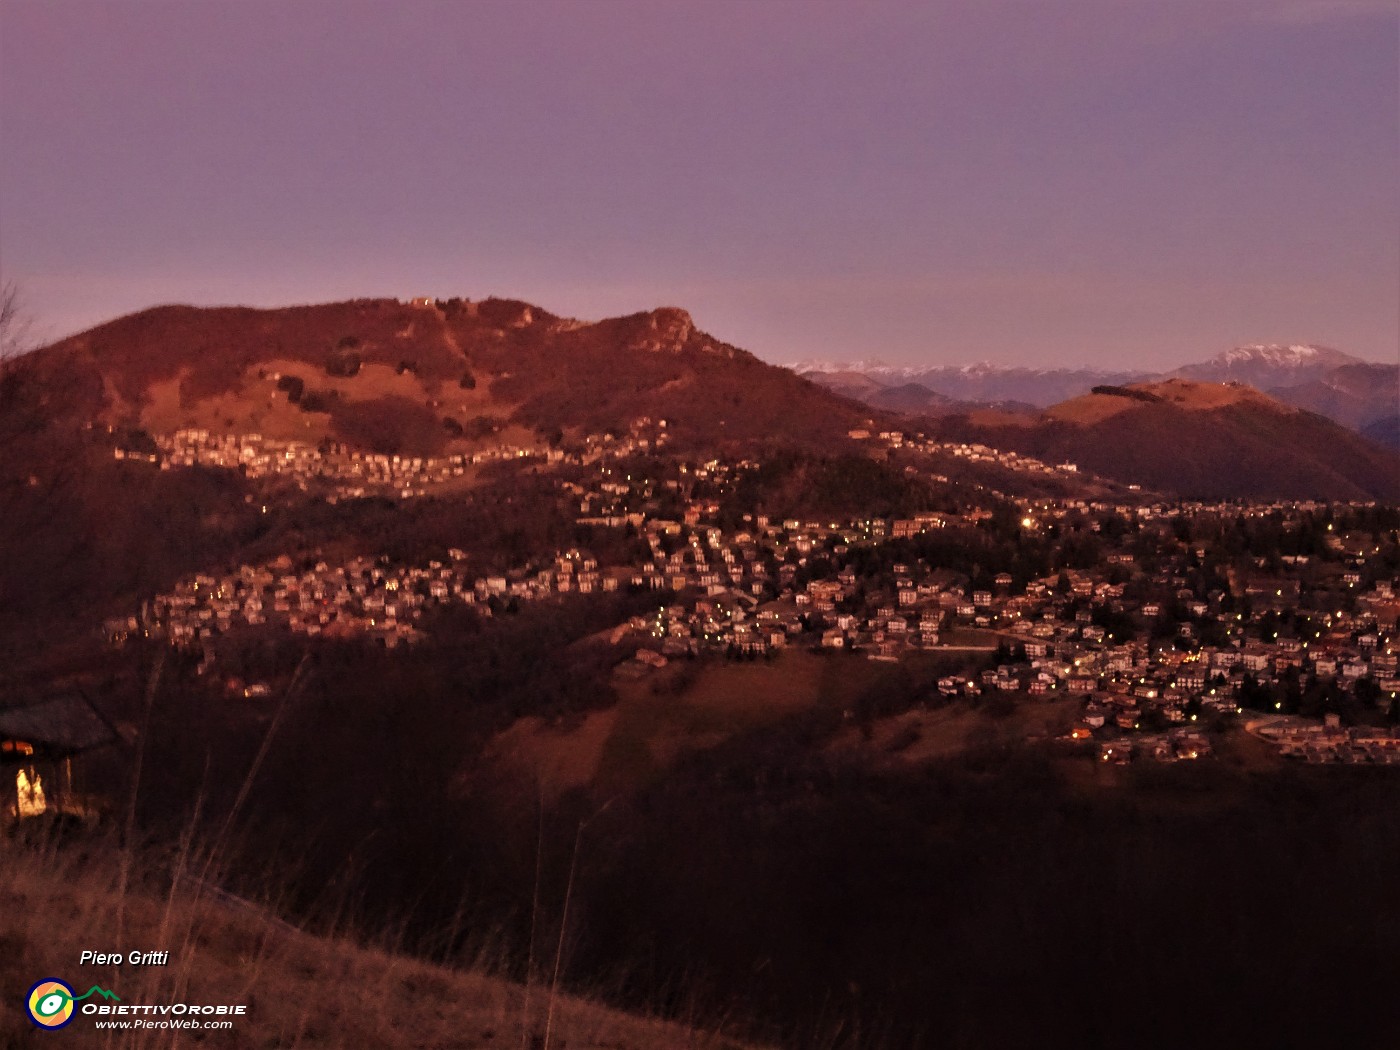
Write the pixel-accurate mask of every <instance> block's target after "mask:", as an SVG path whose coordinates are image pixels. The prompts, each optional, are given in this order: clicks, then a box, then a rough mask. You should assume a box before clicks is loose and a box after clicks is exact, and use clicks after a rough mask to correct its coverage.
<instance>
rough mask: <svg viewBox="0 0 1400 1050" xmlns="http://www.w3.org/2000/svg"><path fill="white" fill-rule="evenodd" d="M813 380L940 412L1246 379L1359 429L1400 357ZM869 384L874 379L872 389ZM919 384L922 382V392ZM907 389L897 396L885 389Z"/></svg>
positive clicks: (913, 409)
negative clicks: (1151, 383)
mask: <svg viewBox="0 0 1400 1050" xmlns="http://www.w3.org/2000/svg"><path fill="white" fill-rule="evenodd" d="M789 367H791V368H792V369H793V370H794V371H797V372H798V374H800V375H804V376H806V377H807V378H809V379H811V380H812V381H813V382H816V383H820V384H822V385H823V386H827V387H830V388H832V389H836V390H838V391H839V392H841V393H843V394H845V395H846V396H848V397H857V398H859V399H860V400H863V401H865V402H866V403H868V404H870V405H872V406H878V407H881V408H886V409H889V410H892V411H903V412H910V413H916V414H917V413H922V412H928V411H934V412H935V413H937V406H938V405H939V399H940V398H941V399H945V400H951V401H954V402H972V403H979V404H1005V403H1007V402H1022V403H1024V404H1027V405H1031V406H1034V407H1037V408H1046V407H1049V406H1050V405H1053V404H1056V403H1058V402H1060V401H1065V400H1068V399H1070V398H1073V397H1077V396H1079V395H1081V394H1084V393H1087V392H1088V391H1090V390H1092V389H1093V388H1094V387H1096V386H1124V385H1128V384H1131V383H1136V382H1141V381H1144V380H1152V379H1167V378H1172V377H1177V378H1183V379H1195V380H1202V381H1205V382H1212V383H1229V382H1236V383H1244V384H1247V385H1249V386H1252V387H1254V388H1255V389H1257V390H1261V391H1264V392H1265V393H1268V394H1270V395H1272V396H1273V397H1275V398H1277V399H1278V400H1280V401H1283V402H1285V403H1287V404H1291V405H1296V406H1298V407H1300V408H1306V409H1308V410H1310V411H1313V412H1317V413H1319V414H1321V415H1324V416H1327V417H1328V418H1329V419H1332V420H1335V421H1336V422H1339V423H1342V424H1343V425H1345V426H1348V427H1352V428H1354V429H1357V430H1362V431H1365V429H1366V428H1367V427H1368V426H1370V425H1371V424H1373V423H1376V422H1378V421H1380V420H1383V419H1386V418H1387V417H1388V416H1391V415H1393V414H1394V413H1395V410H1396V405H1397V403H1400V364H1389V363H1384V362H1374V361H1365V360H1363V359H1361V358H1359V357H1355V356H1353V355H1351V354H1347V353H1344V352H1343V351H1341V350H1336V349H1333V348H1331V347H1325V346H1315V345H1312V344H1303V343H1295V344H1288V345H1284V344H1274V343H1255V344H1248V345H1243V346H1237V347H1232V348H1231V349H1228V350H1225V351H1222V352H1221V353H1219V354H1217V355H1215V356H1214V357H1212V358H1211V359H1209V360H1207V361H1201V362H1196V363H1193V364H1187V365H1182V366H1181V367H1179V368H1176V369H1173V370H1171V371H1169V372H1165V373H1150V372H1147V371H1129V370H1123V371H1112V370H1101V369H1091V368H1028V367H1024V366H1001V365H996V364H993V363H991V362H985V361H984V362H978V363H975V364H969V365H960V366H959V365H938V366H933V367H919V366H897V365H890V364H887V363H885V362H882V361H878V360H870V361H856V362H848V363H830V362H821V361H802V362H798V363H797V364H794V365H791V366H789ZM862 383H864V384H866V385H865V386H864V387H863V388H862V385H861V384H862ZM912 387H919V388H922V389H923V391H924V392H925V396H921V395H920V394H919V393H918V391H916V390H914V389H911V388H912ZM892 388H897V389H898V390H899V391H900V393H899V395H898V396H897V397H891V396H889V395H888V394H886V393H885V391H887V390H889V389H892Z"/></svg>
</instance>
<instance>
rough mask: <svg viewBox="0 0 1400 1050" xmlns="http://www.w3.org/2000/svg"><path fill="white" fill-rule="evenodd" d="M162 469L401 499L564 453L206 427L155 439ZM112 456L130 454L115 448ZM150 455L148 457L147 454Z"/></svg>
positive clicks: (557, 457)
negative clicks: (455, 451) (369, 448)
mask: <svg viewBox="0 0 1400 1050" xmlns="http://www.w3.org/2000/svg"><path fill="white" fill-rule="evenodd" d="M155 442H156V446H157V448H159V450H160V455H159V457H158V459H157V460H156V461H158V462H159V463H160V467H161V469H162V470H171V469H177V468H180V467H196V466H198V467H222V468H225V469H229V470H237V471H240V472H241V473H243V474H244V475H246V476H247V477H249V478H268V477H286V478H290V479H292V480H293V481H294V482H296V483H297V485H298V487H300V488H302V489H306V488H307V487H308V484H309V483H310V482H311V481H312V480H313V479H321V480H324V481H328V482H330V483H331V485H332V488H333V494H334V495H336V496H339V497H341V498H355V497H361V496H365V495H368V494H374V493H381V492H389V493H392V494H394V495H397V496H399V497H401V498H404V499H407V498H410V497H413V496H421V495H423V494H424V493H425V492H426V491H427V489H429V488H431V487H433V486H436V485H441V484H443V483H445V482H448V481H452V480H453V479H454V478H460V477H462V476H463V475H465V474H466V473H467V471H468V470H469V469H470V468H472V467H473V466H479V465H481V464H483V463H495V462H500V461H502V460H514V459H525V458H527V457H528V458H534V459H542V460H550V461H557V460H561V459H563V458H564V454H563V453H562V452H560V451H558V450H556V449H546V448H540V447H538V446H534V445H531V446H528V447H527V446H521V445H506V444H501V445H495V446H492V447H490V448H485V449H481V450H478V451H476V452H470V453H463V454H461V455H455V456H407V455H404V456H399V455H384V454H382V453H375V452H361V451H359V450H357V449H351V448H349V447H347V446H345V445H342V444H339V443H337V442H323V443H321V444H319V445H313V444H309V443H307V442H304V441H277V440H273V439H271V438H265V437H264V436H263V435H261V434H211V433H210V432H209V431H207V430H200V429H186V430H177V431H175V432H174V433H173V434H169V435H160V436H158V437H157V438H156V439H155ZM114 454H115V456H116V457H117V458H118V459H123V458H133V456H134V455H135V454H133V453H130V452H127V451H126V450H124V449H121V448H117V449H115V450H114ZM147 458H150V457H147Z"/></svg>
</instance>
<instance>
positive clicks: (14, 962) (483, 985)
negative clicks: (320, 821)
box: [0, 836, 743, 1050]
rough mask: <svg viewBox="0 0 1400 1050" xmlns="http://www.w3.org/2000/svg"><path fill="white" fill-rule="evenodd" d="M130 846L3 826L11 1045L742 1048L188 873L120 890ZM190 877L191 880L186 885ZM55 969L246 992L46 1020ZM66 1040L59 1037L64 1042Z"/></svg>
mask: <svg viewBox="0 0 1400 1050" xmlns="http://www.w3.org/2000/svg"><path fill="white" fill-rule="evenodd" d="M121 867H122V864H121V858H120V856H119V855H113V854H104V853H100V852H99V853H92V852H79V851H77V850H73V849H71V848H70V849H63V850H57V851H55V850H53V849H45V848H38V847H35V846H33V845H29V844H25V843H22V842H19V841H16V840H13V839H8V838H5V837H3V836H0V1047H14V1048H21V1047H39V1046H43V1045H50V1043H49V1041H52V1040H55V1039H57V1040H60V1041H63V1042H70V1041H76V1042H78V1043H79V1044H80V1045H88V1046H105V1047H120V1048H141V1050H148V1048H150V1050H154V1048H164V1047H174V1046H208V1047H307V1048H310V1047H356V1048H370V1047H424V1048H430V1047H443V1048H447V1047H462V1048H467V1047H471V1048H489V1050H497V1048H518V1050H672V1048H676V1050H681V1048H692V1050H743V1048H742V1046H741V1044H739V1043H737V1042H734V1041H733V1040H730V1039H728V1038H725V1037H723V1036H721V1035H715V1034H709V1033H702V1032H699V1031H695V1030H692V1029H689V1028H686V1027H683V1026H681V1025H676V1024H671V1023H668V1022H664V1021H659V1020H652V1019H646V1018H641V1017H635V1016H631V1015H628V1014H624V1013H620V1012H618V1011H615V1010H611V1009H608V1008H606V1007H602V1006H598V1005H595V1004H593V1003H590V1002H587V1001H585V1000H581V999H578V998H574V997H570V996H565V995H562V994H560V995H558V996H556V997H554V999H553V1001H552V1002H551V996H550V992H549V987H548V984H547V983H546V984H545V985H544V986H543V987H539V986H537V987H535V988H532V989H526V988H525V987H524V986H522V985H519V984H516V983H512V982H509V981H506V980H502V979H499V978H495V977H491V976H487V975H485V974H481V973H472V972H461V971H457V970H452V969H447V968H443V967H439V966H434V965H431V964H429V963H426V962H422V961H419V960H416V959H411V958H407V957H405V956H402V955H396V954H393V953H391V952H386V951H382V950H377V949H373V948H366V947H361V946H357V945H355V944H352V943H350V942H349V941H348V940H345V939H326V938H321V937H316V936H312V935H310V934H307V933H303V932H300V931H298V930H295V929H293V928H292V927H290V926H287V925H286V924H284V923H281V922H279V921H278V920H276V919H275V918H273V917H271V916H270V915H268V914H267V913H265V912H263V911H261V910H259V909H257V908H254V907H252V906H250V905H247V904H246V903H243V902H239V901H236V900H234V899H228V898H220V897H218V896H216V895H213V894H210V893H208V892H204V893H201V892H198V891H197V890H196V889H195V888H194V882H193V880H192V879H190V878H185V879H182V880H180V882H179V884H180V885H181V887H182V888H181V889H179V890H177V891H173V892H166V893H161V894H158V893H156V892H154V891H153V890H151V889H149V888H141V887H136V886H134V887H133V888H131V889H129V890H127V891H126V892H123V890H122V881H123V880H122V874H121ZM183 887H188V888H183ZM85 949H90V950H94V951H105V952H123V953H125V952H130V951H132V950H168V951H169V953H170V961H169V965H168V966H165V967H147V968H143V967H136V966H129V965H122V966H120V967H112V966H103V967H95V966H90V965H89V966H79V965H78V958H79V954H80V953H81V952H82V951H83V950H85ZM46 977H54V978H58V979H60V980H63V981H66V982H67V983H68V984H70V985H72V986H73V987H74V991H75V992H76V993H77V994H79V995H81V994H82V993H83V992H84V991H86V990H87V989H88V988H89V987H90V986H92V985H93V984H99V985H101V986H102V987H104V988H110V989H112V990H113V991H115V992H116V993H117V994H118V995H120V996H121V998H122V1001H123V1002H124V1003H128V1004H143V1003H144V1004H168V1003H176V1002H181V1003H246V1004H247V1006H248V1011H247V1015H246V1016H245V1017H242V1018H238V1019H236V1021H235V1027H234V1028H233V1030H232V1031H198V1030H195V1031H171V1030H145V1031H137V1030H128V1031H126V1032H111V1031H98V1030H97V1029H96V1028H95V1027H94V1025H93V1020H92V1019H91V1018H90V1017H84V1016H81V1015H80V1016H78V1017H77V1018H76V1019H75V1020H74V1021H73V1022H72V1024H70V1025H69V1026H68V1027H67V1028H66V1029H64V1030H63V1031H62V1032H61V1033H50V1032H44V1031H40V1030H38V1029H37V1028H35V1027H34V1026H33V1025H32V1024H31V1023H30V1021H29V1020H28V1018H27V1016H26V1015H25V1012H24V1003H23V1000H24V996H25V993H26V991H27V990H28V989H29V988H30V986H31V985H33V984H34V983H35V982H36V981H38V980H40V979H42V978H46ZM53 1045H56V1044H53Z"/></svg>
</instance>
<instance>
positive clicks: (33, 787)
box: [15, 769, 49, 817]
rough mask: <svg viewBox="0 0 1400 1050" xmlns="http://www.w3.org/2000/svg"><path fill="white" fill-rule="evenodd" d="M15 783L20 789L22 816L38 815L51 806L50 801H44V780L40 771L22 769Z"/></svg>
mask: <svg viewBox="0 0 1400 1050" xmlns="http://www.w3.org/2000/svg"><path fill="white" fill-rule="evenodd" d="M15 784H16V786H17V787H18V789H19V815H20V816H21V817H37V816H40V815H41V814H42V813H43V812H44V810H46V809H48V808H49V805H48V803H47V802H45V801H44V781H43V778H41V777H40V776H39V774H38V773H36V772H34V771H33V770H28V771H26V770H23V769H21V770H20V771H19V776H18V777H17V778H16V780H15Z"/></svg>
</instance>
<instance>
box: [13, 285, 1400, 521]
mask: <svg viewBox="0 0 1400 1050" xmlns="http://www.w3.org/2000/svg"><path fill="white" fill-rule="evenodd" d="M1246 350H1247V352H1245V353H1236V354H1235V355H1234V356H1233V358H1231V359H1230V360H1223V359H1222V360H1220V361H1218V364H1219V366H1220V367H1222V368H1226V369H1233V370H1234V371H1236V372H1238V371H1239V370H1240V369H1241V368H1245V367H1252V366H1253V365H1255V364H1257V363H1258V362H1260V361H1263V360H1267V359H1270V358H1276V359H1277V360H1275V361H1274V362H1273V364H1274V365H1276V366H1277V367H1278V368H1280V369H1285V370H1289V371H1287V372H1286V374H1287V375H1288V376H1291V377H1293V378H1294V379H1302V380H1304V381H1303V382H1295V383H1294V384H1293V386H1294V387H1297V388H1304V387H1306V388H1307V389H1308V390H1309V391H1311V392H1312V393H1313V395H1315V397H1319V398H1320V397H1321V396H1322V393H1325V392H1330V394H1331V395H1335V396H1336V397H1337V398H1341V397H1342V395H1343V393H1346V394H1347V396H1349V397H1354V398H1357V399H1360V398H1361V397H1362V395H1364V394H1366V393H1367V392H1368V391H1369V390H1370V389H1371V388H1373V387H1374V386H1375V385H1376V382H1377V380H1376V375H1379V376H1381V377H1382V378H1384V376H1386V375H1388V374H1389V373H1388V372H1386V370H1385V366H1380V365H1372V364H1368V363H1365V362H1360V361H1357V360H1355V359H1350V358H1346V357H1345V355H1340V354H1338V353H1337V352H1331V353H1297V352H1280V353H1273V352H1268V353H1264V352H1255V351H1253V350H1248V348H1246ZM20 366H21V367H20V369H19V370H18V371H17V372H16V373H15V374H13V375H12V376H11V379H18V380H23V385H24V387H25V389H26V390H27V391H29V394H27V395H26V396H27V397H29V398H30V400H31V401H32V408H33V410H34V411H36V412H38V413H40V414H41V415H42V416H43V417H45V418H46V419H47V421H48V423H49V425H50V426H51V427H60V428H61V427H62V426H68V427H69V429H70V430H76V429H77V427H73V426H72V424H78V425H79V426H82V425H86V424H88V423H95V424H102V423H105V424H107V425H110V426H112V427H114V428H118V429H119V430H121V431H122V432H123V433H127V434H131V435H132V436H133V437H135V436H138V435H139V432H142V431H144V432H146V437H145V440H146V441H147V442H149V441H150V440H151V439H150V435H154V434H169V433H171V432H172V431H174V430H177V429H180V428H204V429H207V430H208V431H210V432H211V433H219V434H250V433H257V434H261V435H263V437H264V438H266V439H268V440H272V441H293V440H294V441H299V442H303V443H312V444H314V443H318V442H322V441H333V442H339V443H341V444H345V445H348V446H350V447H352V448H360V449H365V450H368V451H372V452H378V453H383V454H386V455H391V454H399V455H407V456H410V457H420V456H434V455H444V454H458V453H463V452H466V451H473V450H476V449H481V448H493V447H498V446H499V447H506V448H512V449H519V450H525V451H522V452H521V453H520V454H521V455H525V454H526V452H528V451H530V450H533V451H536V452H538V451H542V450H543V449H544V448H546V447H547V446H554V445H558V444H560V443H563V442H581V441H582V440H583V439H584V438H586V437H598V436H602V435H606V434H608V433H625V432H626V431H627V429H628V428H629V427H630V426H631V425H633V423H634V422H636V421H639V420H641V419H648V420H651V421H657V422H659V421H660V420H665V421H666V423H667V427H666V432H667V434H668V436H669V437H670V438H671V442H670V447H671V448H672V449H674V450H675V451H677V452H682V451H684V452H686V453H695V452H703V453H704V454H705V455H706V456H712V455H723V454H725V453H727V452H734V451H738V450H740V449H743V450H744V454H748V453H749V452H751V451H753V452H760V453H761V452H762V450H764V449H771V448H773V447H775V446H782V447H785V448H802V449H807V450H810V451H816V452H819V453H821V454H829V453H832V452H841V453H842V454H845V453H849V452H852V451H853V450H854V449H856V448H858V447H863V446H860V445H859V443H858V442H857V441H856V440H855V439H853V438H852V437H851V435H852V433H859V432H862V431H864V432H866V433H869V432H871V431H876V432H878V431H881V430H886V429H888V430H893V429H898V428H899V426H900V424H899V422H898V420H899V418H900V415H901V414H903V415H905V416H912V417H915V418H918V419H919V420H920V422H919V424H918V425H917V427H916V428H910V429H920V430H924V431H925V432H928V433H931V434H935V435H941V436H943V437H946V438H947V439H948V440H954V441H958V442H969V441H976V442H980V443H983V444H986V445H989V446H991V447H993V448H999V449H1005V450H1008V451H1016V452H1022V453H1024V454H1027V455H1031V456H1035V457H1036V458H1039V459H1041V460H1042V461H1044V462H1053V463H1061V462H1073V463H1077V464H1080V465H1081V466H1082V467H1084V468H1085V470H1086V471H1088V472H1092V473H1093V474H1095V475H1098V476H1100V477H1105V478H1110V479H1113V480H1117V481H1121V482H1123V483H1127V484H1134V483H1135V484H1140V485H1142V486H1143V488H1144V490H1148V491H1150V490H1156V491H1160V492H1175V493H1180V494H1182V495H1208V496H1224V497H1233V496H1268V497H1273V498H1295V497H1296V498H1334V499H1364V498H1383V499H1391V498H1400V491H1397V489H1400V458H1397V457H1396V456H1395V454H1394V453H1393V452H1389V451H1387V450H1386V449H1384V448H1382V447H1380V446H1379V445H1377V444H1372V443H1371V442H1369V441H1367V440H1365V439H1363V438H1362V437H1361V436H1359V435H1358V434H1356V433H1353V432H1350V431H1348V430H1345V429H1343V428H1342V427H1339V426H1337V425H1336V424H1335V423H1332V422H1331V421H1329V420H1327V419H1324V418H1323V417H1322V416H1320V415H1315V414H1313V413H1312V411H1310V410H1307V411H1305V410H1300V409H1298V408H1295V407H1291V406H1289V405H1287V404H1284V403H1281V402H1280V401H1279V400H1276V399H1274V398H1271V397H1267V396H1265V395H1263V394H1260V393H1257V392H1256V391H1255V390H1254V389H1253V388H1251V387H1249V386H1247V385H1244V384H1242V383H1240V382H1239V381H1238V380H1232V381H1231V383H1233V384H1234V385H1222V384H1219V383H1213V382H1209V381H1202V380H1194V379H1189V378H1186V377H1182V376H1174V377H1171V378H1169V379H1167V380H1161V381H1157V382H1152V383H1142V382H1140V381H1139V380H1138V377H1136V376H1135V375H1134V374H1133V373H1122V372H1105V371H1095V370H1088V369H1079V370H1071V369H1050V370H1037V369H1024V368H1023V369H1009V370H1008V369H999V368H997V367H995V366H991V365H985V364H984V365H975V366H969V367H967V368H962V369H939V370H925V373H928V372H929V371H932V372H934V373H938V374H941V375H942V376H943V377H944V378H948V377H952V376H954V375H956V376H957V377H959V378H960V379H961V381H962V383H963V386H962V387H960V388H957V393H956V394H950V393H945V392H942V391H933V390H931V389H929V388H928V387H926V386H925V385H924V384H922V383H918V382H914V381H911V380H909V379H907V378H904V376H903V372H902V370H895V369H891V368H889V366H875V367H881V368H883V369H884V371H883V372H881V373H878V374H875V375H872V374H869V373H867V372H862V371H858V370H851V369H846V370H835V369H833V370H829V371H815V370H809V371H808V373H807V376H806V377H802V376H798V375H795V374H794V373H793V372H792V371H791V370H788V369H785V368H781V367H778V366H774V365H769V364H766V363H764V362H763V361H760V360H759V359H758V358H756V357H755V356H754V355H753V354H751V353H749V352H747V351H745V350H741V349H739V348H738V347H734V346H731V345H729V344H727V343H724V342H722V341H721V340H719V339H717V338H715V337H713V336H710V335H707V334H706V333H705V332H703V331H701V330H700V329H699V328H698V327H697V326H696V325H695V323H694V322H693V320H692V319H691V317H690V315H689V314H687V313H686V312H685V311H684V310H681V309H678V308H675V307H661V308H658V309H654V310H649V311H643V312H641V313H636V314H631V315H628V316H625V317H615V318H609V319H605V320H601V321H596V322H586V321H578V320H573V319H569V318H563V317H559V316H557V315H554V314H552V313H550V312H549V311H547V310H544V309H542V308H540V307H536V306H532V305H531V304H528V303H524V302H519V301H515V300H504V299H486V300H481V301H470V300H466V299H450V300H438V301H434V300H414V301H411V302H407V303H405V302H400V301H398V300H394V299H363V300H355V301H351V302H342V303H326V304H321V305H312V306H293V307H285V308H280V309H270V310H257V309H249V308H242V307H225V308H195V307H186V306H165V307H156V308H152V309H150V310H145V311H142V312H140V313H137V314H132V315H129V316H127V317H122V318H118V319H116V320H114V321H111V322H108V323H107V324H104V325H100V326H98V327H96V328H93V329H90V330H89V331H87V332H83V333H80V334H78V335H75V336H73V337H70V338H68V339H65V340H62V341H61V342H58V343H55V344H53V345H52V346H49V347H46V348H43V349H40V350H37V351H35V352H34V353H32V354H29V355H25V357H24V358H23V359H21V360H20ZM1319 367H1323V368H1326V369H1330V371H1324V372H1318V371H1317V369H1318V368H1319ZM1373 369H1379V370H1380V371H1379V372H1378V373H1376V375H1373V374H1372V373H1371V372H1370V371H1368V370H1373ZM1279 374H1285V373H1283V372H1280V373H1279ZM1008 376H1010V377H1011V378H1012V379H1014V380H1015V381H1016V383H1019V384H1021V385H1019V386H1018V385H1016V384H1015V383H1013V384H1010V385H1008V384H1006V383H1005V382H1002V381H1003V380H1005V379H1006V378H1007V377H1008ZM1338 376H1341V377H1344V378H1345V379H1346V384H1343V383H1342V382H1341V381H1340V380H1339V379H1338V378H1337V377H1338ZM896 379H899V380H901V381H899V382H896V381H895V380H896ZM1047 382H1049V383H1050V387H1051V388H1054V389H1055V390H1056V391H1057V392H1058V391H1066V392H1068V393H1067V396H1063V397H1059V398H1058V399H1057V401H1056V403H1055V404H1054V406H1053V407H1048V408H1044V409H1042V408H1039V407H1037V404H1036V402H1037V401H1039V400H1040V399H1041V398H1042V397H1043V395H1044V393H1045V391H1046V389H1047V385H1046V384H1047ZM1329 383H1332V384H1334V385H1328V384H1329ZM998 384H1000V385H998ZM1056 384H1058V386H1056ZM1310 384H1311V385H1310ZM1125 391H1126V393H1125ZM985 406H992V407H990V408H988V407H985ZM1352 407H1353V408H1354V407H1355V406H1352ZM1390 414H1391V415H1393V414H1394V408H1393V402H1392V407H1391V409H1390ZM41 445H42V442H41ZM41 451H42V450H41ZM16 469H18V466H17V467H16Z"/></svg>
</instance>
